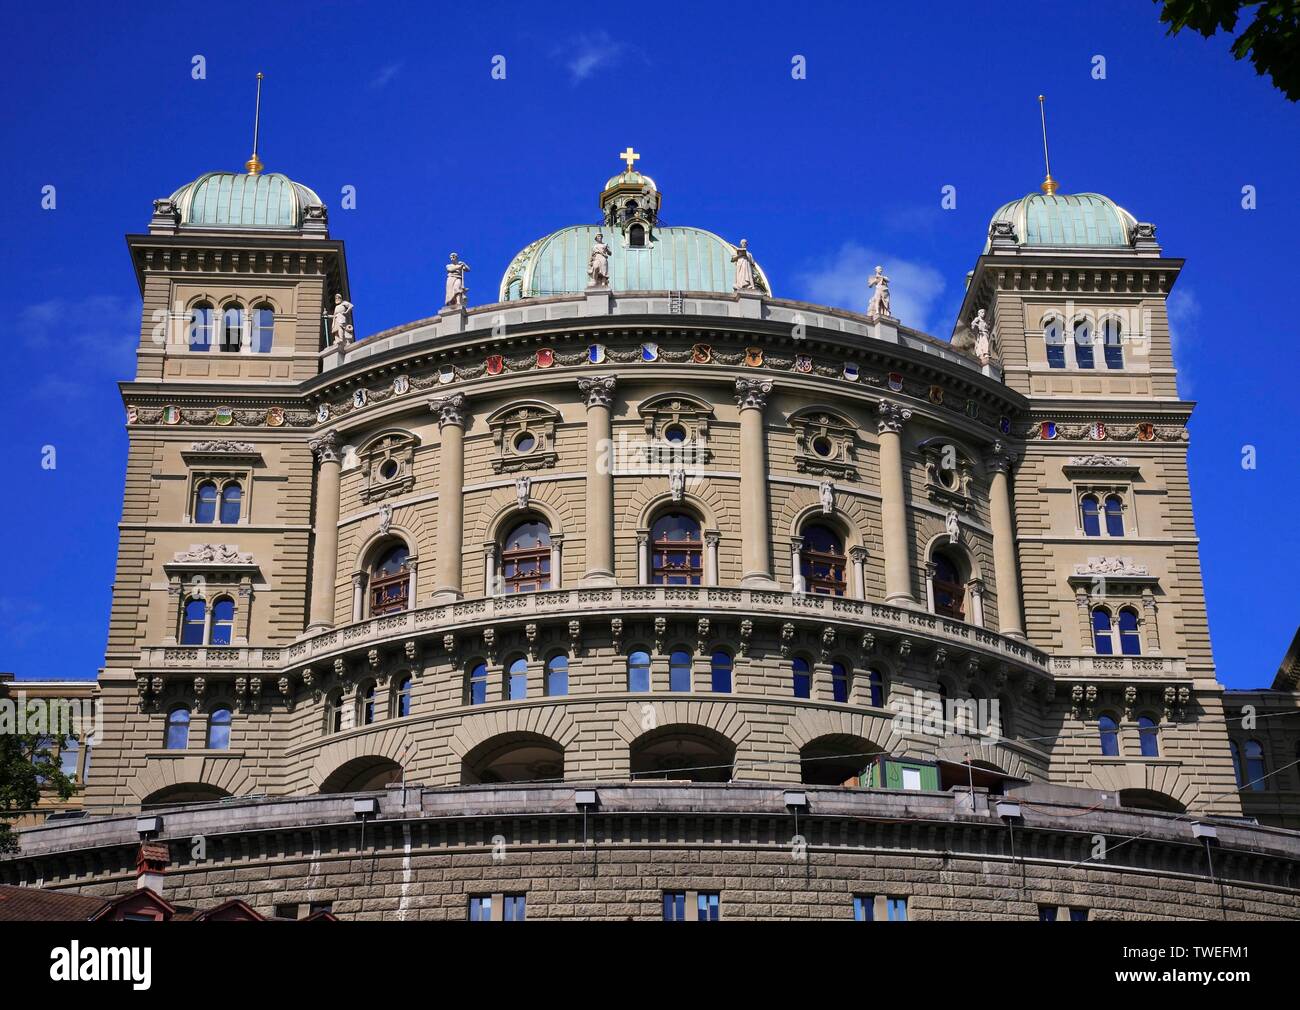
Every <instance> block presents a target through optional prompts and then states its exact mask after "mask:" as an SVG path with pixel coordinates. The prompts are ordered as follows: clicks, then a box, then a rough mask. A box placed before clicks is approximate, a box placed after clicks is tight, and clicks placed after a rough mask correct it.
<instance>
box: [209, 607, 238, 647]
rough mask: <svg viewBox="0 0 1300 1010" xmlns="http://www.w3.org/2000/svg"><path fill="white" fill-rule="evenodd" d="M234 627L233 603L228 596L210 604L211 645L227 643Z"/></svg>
mask: <svg viewBox="0 0 1300 1010" xmlns="http://www.w3.org/2000/svg"><path fill="white" fill-rule="evenodd" d="M234 627H235V603H234V601H233V600H232V599H230V597H228V596H223V597H221V599H219V600H217V602H216V603H214V604H213V605H212V637H211V639H210V640H209V644H211V645H229V644H230V636H231V633H232V632H233V631H234Z"/></svg>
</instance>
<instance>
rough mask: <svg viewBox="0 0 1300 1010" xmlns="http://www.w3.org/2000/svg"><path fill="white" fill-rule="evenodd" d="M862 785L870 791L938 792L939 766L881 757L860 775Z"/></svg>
mask: <svg viewBox="0 0 1300 1010" xmlns="http://www.w3.org/2000/svg"><path fill="white" fill-rule="evenodd" d="M861 781H862V785H864V786H865V787H867V788H871V789H908V790H922V791H929V792H938V791H939V766H938V765H936V764H933V763H931V762H929V761H908V760H906V759H904V758H894V757H889V756H888V755H883V754H882V755H881V756H880V757H878V758H876V759H875V761H873V762H872V764H871V766H870V767H869V768H867V770H866V771H865V772H864V773H863V775H862V780H861Z"/></svg>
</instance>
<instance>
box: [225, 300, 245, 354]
mask: <svg viewBox="0 0 1300 1010" xmlns="http://www.w3.org/2000/svg"><path fill="white" fill-rule="evenodd" d="M243 343H244V310H243V309H242V308H240V307H239V306H238V305H230V306H227V308H226V310H225V311H224V312H223V313H221V350H222V351H226V352H232V351H238V350H239V349H240V347H242V346H243Z"/></svg>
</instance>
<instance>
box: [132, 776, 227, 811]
mask: <svg viewBox="0 0 1300 1010" xmlns="http://www.w3.org/2000/svg"><path fill="white" fill-rule="evenodd" d="M229 795H230V793H228V792H226V790H224V789H222V788H221V787H220V786H211V785H208V784H207V783H206V782H177V783H176V784H175V785H171V786H166V787H165V788H163V789H157V790H155V791H154V792H151V793H150V794H149V795H148V796H146V797H145V798H144V799H143V800H141V801H140V809H141V810H149V809H151V808H157V807H168V806H177V805H179V804H182V803H216V802H217V801H218V800H223V799H225V798H226V797H227V796H229Z"/></svg>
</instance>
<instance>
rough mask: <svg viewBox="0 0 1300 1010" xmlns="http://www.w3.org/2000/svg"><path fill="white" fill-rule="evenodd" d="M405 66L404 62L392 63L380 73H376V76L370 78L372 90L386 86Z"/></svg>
mask: <svg viewBox="0 0 1300 1010" xmlns="http://www.w3.org/2000/svg"><path fill="white" fill-rule="evenodd" d="M403 66H404V64H402V63H390V64H388V66H386V67H384V68H383V69H381V70H380V71H379V73H377V74H375V76H374V77H372V78H371V79H370V87H371V90H375V91H377V90H378V89H380V88H382V87H385V86H386V85H387V84H388V83H389V82H390V81H391V80H392V79H393V78H394V77H396V76H397V75H398V74H399V73H401V71H402V67H403Z"/></svg>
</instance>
